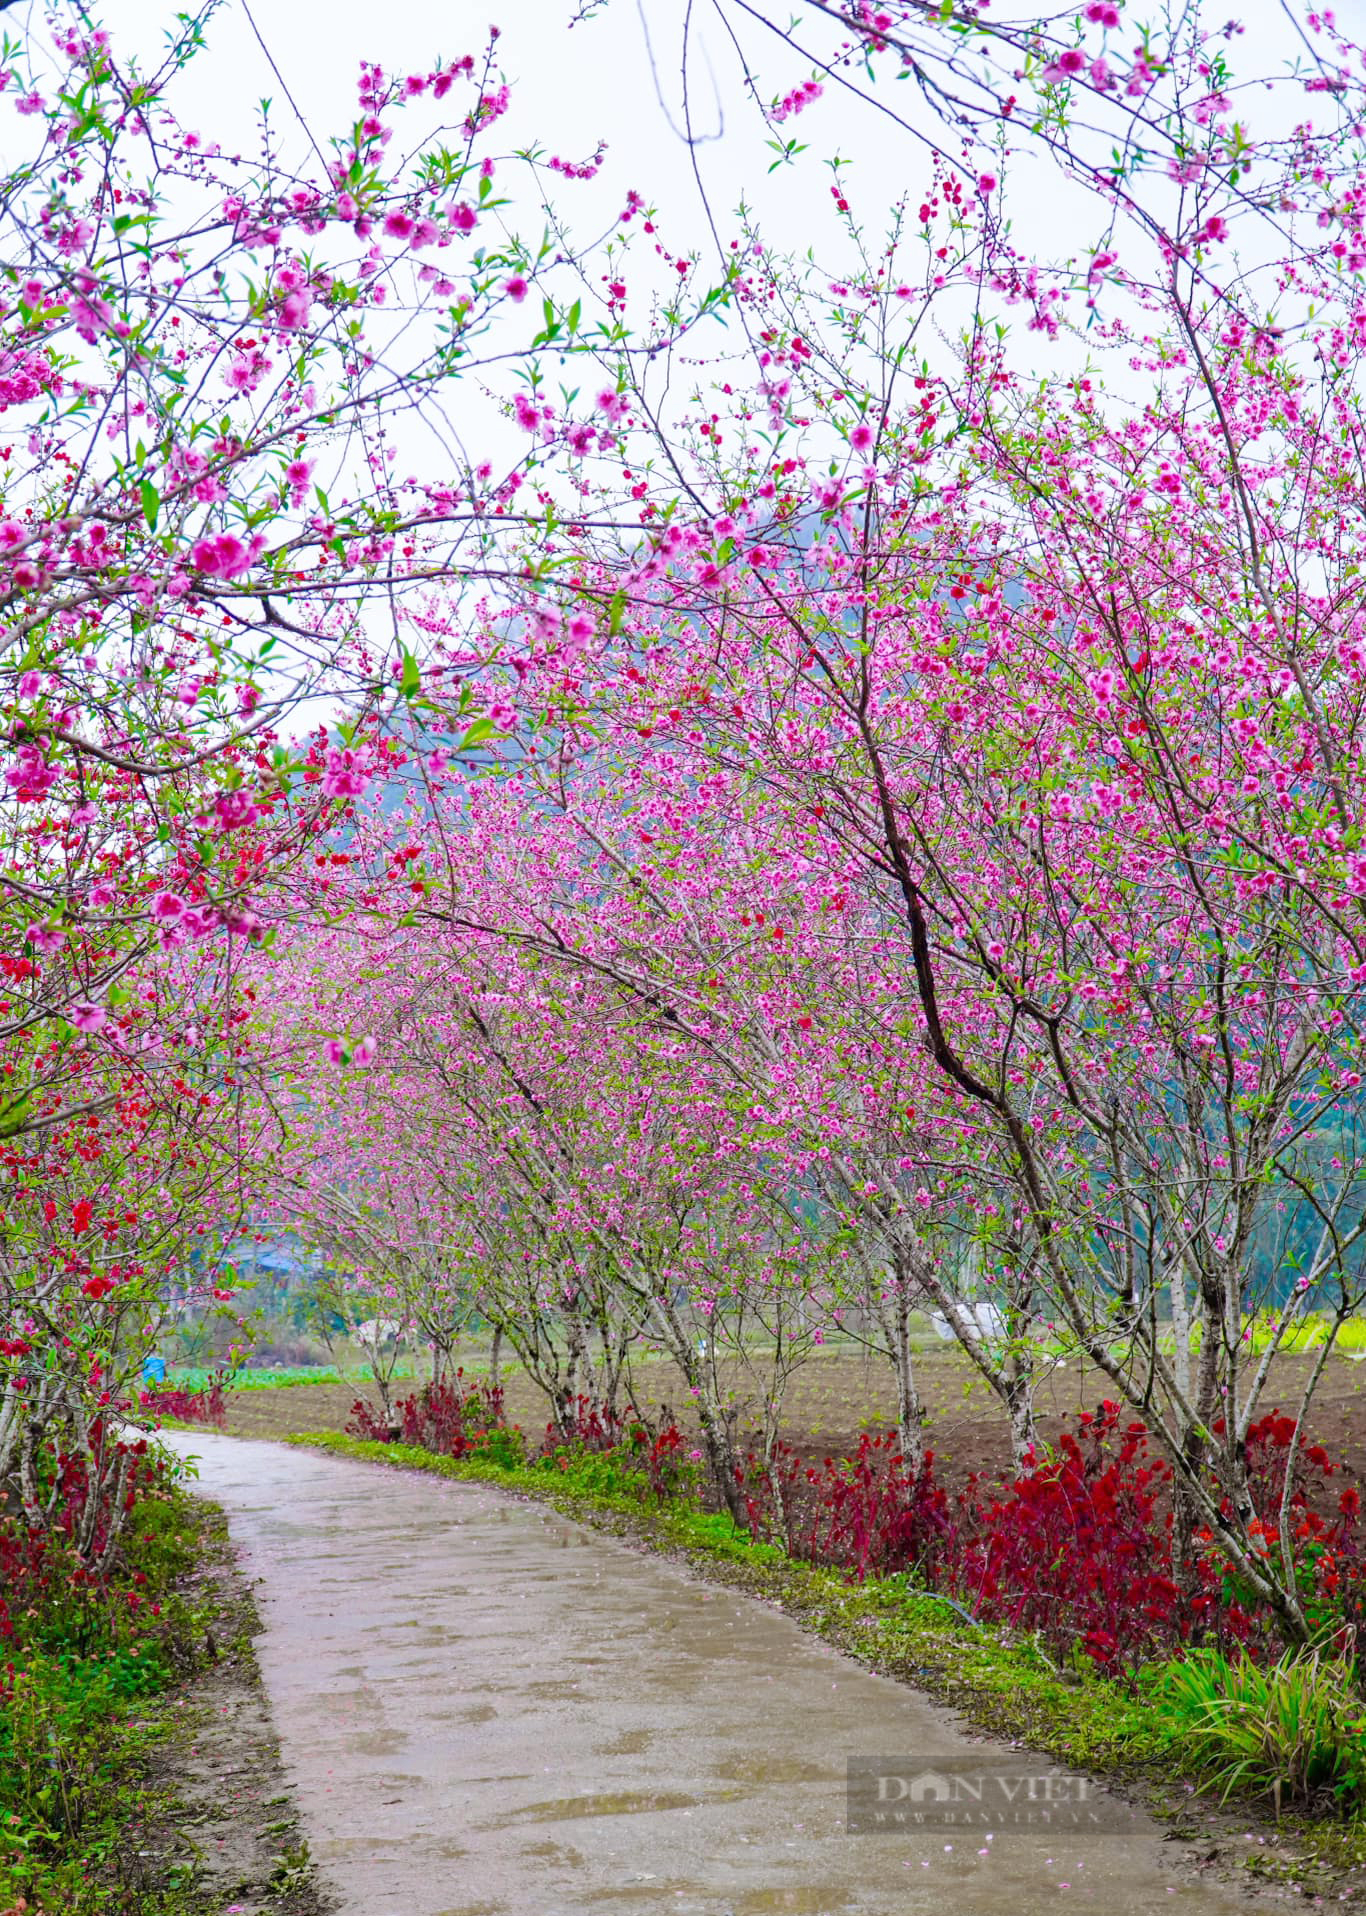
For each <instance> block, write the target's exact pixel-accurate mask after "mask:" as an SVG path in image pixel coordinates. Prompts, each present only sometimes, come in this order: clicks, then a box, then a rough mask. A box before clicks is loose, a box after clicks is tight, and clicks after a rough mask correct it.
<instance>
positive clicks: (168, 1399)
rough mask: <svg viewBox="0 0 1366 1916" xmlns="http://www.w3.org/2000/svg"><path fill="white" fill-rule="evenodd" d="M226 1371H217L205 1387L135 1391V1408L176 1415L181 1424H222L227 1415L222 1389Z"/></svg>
mask: <svg viewBox="0 0 1366 1916" xmlns="http://www.w3.org/2000/svg"><path fill="white" fill-rule="evenodd" d="M227 1375H228V1374H227V1372H226V1371H218V1372H217V1373H216V1374H215V1376H214V1378H213V1380H212V1382H211V1383H210V1384H209V1385H208V1387H207V1388H206V1389H205V1390H177V1389H175V1387H174V1386H172V1387H171V1388H170V1389H163V1390H142V1391H139V1392H138V1408H139V1409H140V1410H145V1411H147V1412H148V1413H149V1414H150V1415H151V1416H153V1417H178V1418H179V1419H180V1421H181V1423H183V1424H213V1425H214V1426H215V1428H216V1429H219V1430H221V1429H222V1428H223V1424H224V1421H225V1420H226V1417H227V1403H226V1400H225V1396H224V1392H225V1389H226V1385H227Z"/></svg>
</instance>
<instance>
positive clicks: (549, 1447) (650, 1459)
mask: <svg viewBox="0 0 1366 1916" xmlns="http://www.w3.org/2000/svg"><path fill="white" fill-rule="evenodd" d="M575 1451H580V1452H584V1453H586V1454H588V1455H590V1456H595V1457H616V1458H618V1459H619V1460H620V1461H621V1463H622V1464H624V1465H625V1467H626V1468H627V1469H628V1470H639V1471H641V1472H643V1473H644V1476H645V1478H646V1480H647V1481H648V1483H649V1486H650V1489H651V1490H652V1491H653V1492H654V1494H655V1496H656V1497H660V1498H665V1497H677V1496H679V1495H681V1494H682V1493H683V1492H685V1491H688V1490H690V1489H691V1488H692V1483H693V1479H694V1477H695V1475H696V1473H695V1471H694V1470H693V1466H692V1453H691V1448H690V1446H689V1444H688V1440H687V1438H686V1437H685V1436H684V1434H683V1432H682V1431H681V1430H680V1429H679V1428H678V1425H677V1424H676V1423H675V1422H674V1421H673V1419H672V1418H667V1417H666V1421H664V1422H663V1423H656V1422H654V1421H653V1420H652V1419H651V1418H649V1417H647V1416H646V1415H645V1414H644V1413H643V1412H642V1411H639V1410H637V1409H636V1408H635V1406H634V1405H633V1404H628V1405H627V1406H626V1408H625V1409H624V1410H618V1409H616V1408H615V1407H614V1406H613V1405H610V1404H606V1403H603V1402H602V1401H601V1400H600V1399H598V1398H594V1397H590V1396H588V1395H586V1394H585V1393H584V1392H583V1391H580V1392H579V1393H578V1395H577V1396H576V1397H574V1398H573V1399H572V1400H571V1402H570V1404H569V1405H568V1407H567V1410H566V1413H565V1415H564V1416H563V1417H562V1419H561V1420H560V1421H559V1422H555V1421H552V1422H550V1423H548V1424H547V1425H546V1427H545V1438H544V1441H543V1443H542V1445H541V1455H542V1457H553V1456H563V1455H564V1454H565V1453H566V1452H571V1453H572V1452H575Z"/></svg>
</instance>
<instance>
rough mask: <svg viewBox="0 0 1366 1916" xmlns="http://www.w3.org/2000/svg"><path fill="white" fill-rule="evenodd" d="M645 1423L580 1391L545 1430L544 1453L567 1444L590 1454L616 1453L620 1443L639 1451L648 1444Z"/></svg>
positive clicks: (648, 1439)
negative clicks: (612, 1451)
mask: <svg viewBox="0 0 1366 1916" xmlns="http://www.w3.org/2000/svg"><path fill="white" fill-rule="evenodd" d="M650 1436H651V1432H650V1430H649V1427H648V1425H647V1423H646V1420H645V1419H644V1418H642V1417H640V1416H639V1415H638V1414H637V1412H636V1411H634V1410H631V1409H629V1408H628V1409H627V1410H625V1411H620V1410H617V1409H615V1408H614V1406H612V1405H610V1404H605V1403H602V1402H601V1401H600V1400H599V1399H597V1398H595V1397H589V1396H587V1395H586V1394H585V1393H584V1392H583V1391H580V1392H579V1393H578V1394H577V1396H575V1397H572V1398H571V1399H570V1400H569V1403H568V1404H567V1405H566V1407H565V1409H564V1412H563V1414H562V1416H561V1417H560V1419H559V1421H558V1422H555V1421H552V1422H551V1423H548V1424H547V1425H546V1427H545V1441H544V1444H543V1446H542V1448H543V1449H544V1450H558V1449H560V1448H562V1447H563V1446H564V1445H568V1446H569V1448H570V1449H572V1450H587V1451H591V1452H592V1453H593V1454H594V1455H598V1454H601V1453H603V1452H606V1451H609V1450H620V1449H621V1447H622V1445H623V1444H626V1445H629V1446H630V1447H631V1448H632V1449H639V1448H641V1447H642V1446H644V1445H645V1444H648V1443H649V1441H650Z"/></svg>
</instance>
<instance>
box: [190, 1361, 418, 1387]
mask: <svg viewBox="0 0 1366 1916" xmlns="http://www.w3.org/2000/svg"><path fill="white" fill-rule="evenodd" d="M217 1374H218V1373H217V1372H216V1371H213V1370H209V1369H206V1368H205V1366H204V1365H203V1364H184V1365H176V1366H173V1367H172V1366H168V1367H167V1371H166V1383H165V1386H164V1388H165V1389H167V1390H207V1389H208V1388H209V1386H210V1385H211V1384H212V1383H213V1381H214V1378H215V1377H216V1376H217ZM417 1375H418V1372H417V1371H416V1369H415V1368H414V1366H413V1365H412V1364H410V1363H408V1364H400V1365H399V1367H398V1369H397V1370H396V1371H395V1372H394V1373H393V1379H394V1382H395V1383H396V1384H401V1383H411V1382H412V1380H413V1379H414V1378H415V1377H416V1376H417ZM423 1375H424V1376H425V1375H426V1373H425V1371H424V1372H423ZM373 1377H374V1372H373V1371H372V1370H371V1369H370V1366H369V1365H368V1364H263V1365H262V1366H261V1367H260V1368H259V1369H252V1370H247V1369H243V1370H239V1371H236V1372H234V1373H233V1375H232V1376H231V1377H230V1379H229V1380H228V1383H227V1386H226V1388H227V1389H228V1390H294V1389H296V1388H298V1387H299V1386H301V1385H306V1384H368V1383H370V1382H371V1381H372V1379H373Z"/></svg>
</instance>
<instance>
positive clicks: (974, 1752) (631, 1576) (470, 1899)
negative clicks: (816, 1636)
mask: <svg viewBox="0 0 1366 1916" xmlns="http://www.w3.org/2000/svg"><path fill="white" fill-rule="evenodd" d="M170 1441H173V1442H174V1445H175V1447H176V1448H177V1449H178V1450H180V1451H182V1452H186V1453H193V1454H195V1455H197V1456H198V1457H199V1458H200V1460H201V1462H200V1482H201V1484H202V1486H203V1489H204V1490H205V1492H206V1493H207V1494H208V1495H209V1496H212V1497H214V1498H216V1499H217V1500H218V1501H219V1502H220V1503H222V1504H223V1505H224V1507H225V1508H226V1510H227V1512H228V1516H229V1519H230V1522H231V1525H232V1532H233V1536H234V1538H235V1539H236V1541H237V1543H238V1544H239V1546H240V1547H241V1548H242V1550H243V1552H244V1561H245V1567H246V1569H247V1571H248V1573H249V1574H250V1575H251V1576H253V1577H254V1578H256V1579H258V1582H257V1599H258V1603H259V1607H260V1611H261V1616H262V1619H263V1622H264V1626H265V1630H264V1635H263V1636H262V1637H261V1638H260V1640H259V1641H258V1644H257V1650H258V1654H259V1657H260V1663H261V1670H262V1674H263V1676H264V1679H265V1683H266V1687H267V1689H268V1691H269V1693H270V1697H271V1701H272V1705H273V1708H274V1712H275V1721H276V1726H277V1728H278V1731H279V1735H280V1742H281V1747H282V1752H283V1755H284V1759H285V1763H286V1765H287V1767H288V1769H289V1771H290V1774H291V1779H292V1781H293V1784H294V1787H295V1789H296V1792H297V1798H298V1805H299V1811H300V1817H301V1821H302V1826H303V1829H304V1831H305V1832H306V1834H307V1836H308V1839H309V1842H310V1845H311V1847H312V1851H313V1855H314V1857H315V1859H316V1861H317V1863H318V1865H319V1868H320V1871H321V1872H322V1874H323V1875H324V1877H325V1879H326V1880H327V1881H328V1883H329V1884H330V1885H331V1886H332V1887H333V1888H334V1889H335V1891H336V1894H337V1897H338V1901H339V1909H340V1916H590V1913H591V1912H593V1911H598V1912H602V1916H666V1913H667V1916H945V1912H946V1911H952V1912H953V1916H1057V1912H1058V1910H1059V1909H1061V1910H1062V1911H1064V1912H1066V1916H1155V1912H1170V1916H1246V1910H1247V1903H1246V1899H1245V1898H1242V1897H1240V1896H1238V1895H1237V1894H1236V1893H1235V1892H1234V1891H1233V1890H1224V1889H1221V1888H1219V1887H1217V1886H1213V1885H1210V1886H1204V1885H1200V1884H1190V1883H1183V1882H1182V1881H1181V1880H1180V1879H1179V1877H1178V1876H1177V1874H1176V1873H1175V1864H1176V1858H1175V1856H1174V1854H1173V1850H1172V1846H1171V1845H1164V1844H1163V1843H1162V1841H1161V1837H1160V1834H1159V1832H1157V1831H1156V1830H1154V1829H1153V1828H1151V1827H1150V1826H1148V1825H1146V1824H1142V1823H1138V1825H1137V1826H1136V1827H1134V1828H1132V1829H1129V1830H1126V1831H1125V1832H1123V1833H1117V1832H1097V1831H1094V1830H1081V1831H1076V1832H1072V1833H1069V1832H1068V1831H1066V1830H1063V1829H1054V1830H1052V1832H1051V1833H1050V1831H1049V1830H1048V1829H1036V1830H1030V1831H999V1832H991V1833H990V1834H989V1835H988V1832H987V1831H986V1830H984V1829H981V1828H977V1829H959V1830H937V1831H934V1832H927V1831H924V1830H920V1831H906V1830H898V1831H894V1832H885V1831H884V1832H882V1833H878V1834H874V1835H866V1836H860V1835H851V1834H849V1833H848V1831H847V1830H846V1827H845V1766H846V1762H847V1761H848V1759H850V1758H851V1757H852V1758H858V1757H864V1758H868V1757H872V1756H882V1755H892V1754H894V1755H896V1756H898V1757H900V1758H906V1759H910V1760H912V1761H913V1763H914V1765H915V1767H916V1768H917V1769H920V1768H923V1769H925V1770H927V1771H934V1770H936V1768H937V1767H938V1768H940V1769H949V1770H953V1769H954V1768H955V1766H957V1767H959V1768H961V1767H962V1766H965V1765H977V1764H980V1765H982V1766H983V1767H985V1768H989V1769H990V1768H995V1769H999V1768H1000V1767H1001V1766H1002V1764H1003V1763H1007V1762H1009V1763H1014V1764H1016V1765H1017V1766H1018V1767H1021V1768H1023V1767H1025V1766H1026V1764H1027V1759H1024V1758H1016V1757H1009V1756H1008V1755H1007V1753H1005V1752H1003V1751H1002V1750H1001V1749H1000V1747H999V1746H996V1745H982V1744H977V1743H974V1742H972V1741H971V1740H970V1739H969V1738H968V1737H967V1736H966V1735H965V1734H964V1733H963V1732H962V1731H961V1730H960V1729H959V1728H958V1727H957V1726H956V1723H955V1720H954V1719H953V1718H952V1717H951V1716H950V1715H949V1714H948V1712H946V1711H944V1710H942V1709H940V1708H938V1707H937V1706H936V1705H934V1704H932V1703H930V1702H929V1701H927V1700H926V1699H925V1698H923V1697H921V1696H918V1695H917V1694H916V1693H915V1692H914V1691H912V1690H908V1689H906V1688H904V1687H902V1686H901V1685H899V1684H895V1683H892V1682H890V1681H888V1680H887V1679H884V1678H881V1677H876V1676H873V1675H871V1674H869V1673H868V1672H867V1671H864V1670H862V1669H860V1668H859V1667H858V1666H857V1665H855V1664H853V1663H850V1662H849V1661H848V1660H847V1659H845V1658H843V1657H841V1656H839V1655H838V1654H836V1653H835V1652H834V1651H832V1650H830V1649H829V1648H828V1647H827V1646H825V1645H823V1644H821V1643H818V1642H816V1641H814V1640H813V1639H811V1638H808V1637H805V1636H803V1635H802V1633H801V1632H800V1631H799V1630H798V1629H797V1627H796V1626H795V1624H793V1623H791V1622H790V1621H789V1620H788V1619H787V1618H786V1617H783V1616H781V1615H780V1614H778V1613H777V1612H775V1611H772V1610H769V1609H767V1608H765V1607H764V1606H762V1605H760V1604H757V1603H751V1602H748V1601H746V1600H745V1599H743V1598H740V1597H735V1596H732V1595H731V1594H730V1593H729V1592H725V1591H718V1590H715V1589H711V1590H707V1589H704V1588H701V1587H699V1586H698V1585H697V1584H696V1583H694V1582H692V1581H690V1580H689V1579H688V1578H687V1577H686V1576H685V1575H684V1574H682V1573H681V1572H679V1571H678V1570H676V1569H675V1568H674V1567H673V1566H671V1565H669V1564H667V1563H665V1562H663V1561H661V1560H659V1559H655V1558H650V1557H647V1556H642V1555H640V1554H638V1553H637V1552H634V1551H631V1550H627V1549H625V1548H623V1547H622V1546H620V1545H618V1544H614V1543H613V1542H612V1541H611V1540H609V1539H606V1538H600V1537H598V1536H596V1535H594V1534H593V1533H592V1532H590V1531H587V1530H583V1529H580V1528H579V1527H577V1526H575V1525H572V1524H567V1523H566V1522H565V1520H564V1519H563V1518H561V1517H559V1516H553V1517H547V1516H546V1515H545V1514H543V1513H542V1512H541V1511H539V1510H538V1509H537V1508H536V1507H535V1506H534V1505H527V1504H518V1503H516V1502H513V1501H511V1500H510V1499H507V1498H505V1497H500V1496H499V1495H498V1494H497V1493H496V1492H494V1491H492V1490H488V1489H485V1488H484V1487H482V1486H479V1485H474V1484H459V1483H451V1482H448V1481H444V1480H442V1479H439V1478H435V1477H423V1476H418V1475H405V1474H400V1473H397V1472H389V1471H384V1470H379V1469H376V1468H375V1467H373V1466H371V1465H367V1464H360V1463H353V1462H351V1461H350V1460H348V1459H345V1458H336V1457H326V1456H320V1455H316V1454H312V1453H309V1452H307V1451H296V1450H288V1449H285V1448H284V1447H282V1446H276V1445H271V1444H264V1443H244V1442H240V1441H236V1440H234V1439H231V1438H226V1437H218V1436H212V1435H200V1434H199V1433H195V1434H194V1435H193V1436H191V1435H188V1434H180V1435H177V1436H175V1437H174V1438H173V1439H171V1440H170ZM1131 1820H1132V1819H1131ZM552 1831H554V1832H555V1833H556V1834H555V1837H553V1838H552V1835H551V1832H552ZM561 1831H562V1840H557V1839H558V1838H559V1836H560V1832H561Z"/></svg>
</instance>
